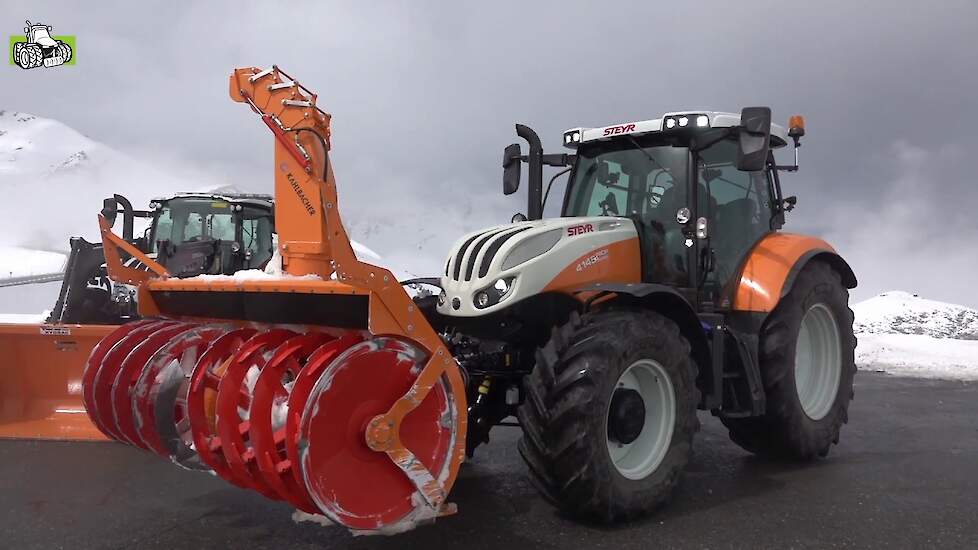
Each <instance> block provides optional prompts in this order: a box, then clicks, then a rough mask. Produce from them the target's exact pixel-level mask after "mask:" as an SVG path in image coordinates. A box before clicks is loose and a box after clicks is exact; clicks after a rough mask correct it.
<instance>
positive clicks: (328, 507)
mask: <svg viewBox="0 0 978 550" xmlns="http://www.w3.org/2000/svg"><path fill="white" fill-rule="evenodd" d="M425 364H426V357H425V355H424V354H423V353H422V352H421V351H420V350H419V349H418V348H416V347H414V346H413V345H411V344H409V343H407V342H405V341H402V340H398V339H394V338H386V337H381V338H375V339H372V340H368V341H366V342H363V343H360V344H358V345H356V346H354V347H352V348H350V349H349V350H347V351H346V352H345V353H343V354H342V355H340V356H339V357H337V358H336V359H334V360H333V361H332V363H331V364H330V365H329V367H327V368H326V370H325V371H324V372H323V374H322V376H320V378H319V380H318V381H317V382H316V385H315V386H314V387H313V389H312V392H311V393H310V396H309V399H308V400H307V402H306V405H305V408H304V410H303V413H302V420H301V424H300V434H301V441H300V443H299V448H300V456H301V464H302V467H301V469H302V473H303V477H304V481H305V485H306V489H307V490H308V491H309V494H310V496H311V497H312V499H313V501H314V502H315V503H316V504H317V506H318V508H319V509H320V510H321V511H322V512H323V513H324V514H325V515H326V516H327V517H329V518H330V519H332V520H333V521H335V522H337V523H340V524H342V525H345V526H346V527H348V528H350V529H353V530H384V529H385V528H395V526H397V525H406V524H408V523H410V522H413V521H420V520H424V519H429V518H432V517H434V516H437V515H439V514H440V512H441V511H440V510H439V509H436V508H434V507H432V506H429V504H428V503H427V502H426V500H427V497H426V496H425V495H419V494H418V493H419V492H421V491H423V490H425V489H424V488H421V487H419V485H421V484H423V483H426V482H425V480H424V479H422V478H423V477H424V476H423V475H422V474H425V475H427V476H428V477H429V478H431V479H433V480H434V481H435V482H436V484H437V483H439V482H441V481H442V480H443V479H444V478H445V476H447V475H448V470H449V467H450V463H451V460H452V456H453V453H454V451H455V441H456V439H457V438H458V437H459V434H457V433H455V429H456V426H458V422H457V418H456V416H457V414H458V411H457V410H456V408H455V405H454V396H453V395H452V393H451V389H450V388H451V385H450V384H449V383H448V382H447V381H446V380H444V377H440V378H439V380H438V382H437V383H436V384H435V385H434V386H433V387H432V388H431V390H430V391H429V392H428V393H427V395H426V396H425V397H424V399H423V400H422V401H421V403H420V404H418V406H417V407H416V408H414V410H413V411H411V412H410V413H409V414H408V415H407V416H405V417H404V419H403V421H402V423H401V426H400V432H399V439H400V442H401V443H402V444H403V446H404V447H405V448H407V449H409V450H410V453H411V454H413V456H414V462H413V464H412V468H411V476H410V477H409V475H408V473H407V472H405V470H403V469H402V468H401V467H399V466H398V465H397V464H395V463H394V462H393V461H392V459H391V458H390V457H389V456H388V455H387V454H386V453H384V452H377V451H374V450H372V449H370V448H369V447H368V446H367V444H366V440H365V427H366V426H367V425H368V424H369V423H370V421H371V420H372V419H373V418H374V417H375V416H377V415H382V414H384V413H386V412H387V411H388V409H390V408H391V406H392V405H393V404H394V403H395V402H396V401H398V400H399V399H401V398H402V397H403V396H404V395H405V394H406V393H407V392H408V391H409V390H411V389H412V387H413V384H414V382H415V380H416V379H417V377H418V374H419V373H420V372H421V369H422V367H423V366H424V365H425Z"/></svg>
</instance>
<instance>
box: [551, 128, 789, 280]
mask: <svg viewBox="0 0 978 550" xmlns="http://www.w3.org/2000/svg"><path fill="white" fill-rule="evenodd" d="M740 120H741V116H740V115H735V114H730V113H717V112H679V113H670V114H667V115H665V116H663V117H662V118H661V119H658V120H650V121H640V122H634V123H628V124H621V125H615V126H609V127H605V128H576V129H572V130H568V131H567V132H565V134H564V144H565V145H566V146H568V147H571V148H574V149H576V151H577V154H576V155H575V156H574V160H573V168H572V170H571V175H570V179H569V181H568V184H567V191H566V193H565V196H564V203H563V208H562V210H561V213H562V215H563V216H572V217H583V216H618V217H626V218H629V219H631V220H633V222H634V223H635V225H636V228H637V230H638V232H639V239H640V241H641V246H642V257H643V261H642V264H643V265H642V267H643V276H642V279H643V282H648V283H664V284H670V285H675V286H680V287H689V288H704V290H708V291H710V294H718V293H719V291H720V290H721V289H722V287H723V286H724V285H726V284H727V283H729V282H730V280H731V278H732V276H733V273H734V272H735V271H736V269H737V267H738V264H739V263H740V262H741V260H742V258H743V257H744V254H745V253H746V252H747V251H748V249H749V248H750V247H751V246H752V245H753V244H754V243H755V242H756V241H757V240H758V239H759V238H760V237H762V236H763V235H764V234H766V233H767V232H769V231H772V230H776V229H779V228H780V227H781V225H782V223H783V212H782V201H781V194H780V185H779V183H778V178H777V171H776V168H777V167H776V165H775V163H774V158H773V155H770V154H769V153H768V148H764V149H763V151H762V155H760V156H758V157H757V159H758V160H759V162H757V161H755V163H754V164H753V165H749V163H745V162H743V160H744V158H745V153H744V152H743V150H742V148H741V145H740V128H739V127H740V126H741V124H740ZM767 121H768V122H767V124H766V125H765V126H769V127H770V137H769V144H768V147H770V148H778V147H784V146H785V145H787V143H788V134H787V132H786V131H785V130H784V128H782V127H781V126H778V125H774V124H770V115H769V112H768V115H767ZM748 160H749V159H748Z"/></svg>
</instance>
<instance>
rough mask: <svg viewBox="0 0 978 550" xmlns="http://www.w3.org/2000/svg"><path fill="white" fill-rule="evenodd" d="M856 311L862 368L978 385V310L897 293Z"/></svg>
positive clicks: (875, 299) (865, 303) (858, 361)
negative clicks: (969, 382)
mask: <svg viewBox="0 0 978 550" xmlns="http://www.w3.org/2000/svg"><path fill="white" fill-rule="evenodd" d="M852 311H853V313H855V317H856V319H855V323H854V329H855V332H856V337H857V338H858V339H859V345H857V346H856V364H857V365H858V366H859V368H862V369H866V370H875V371H882V372H887V373H890V374H894V375H898V376H919V377H923V378H947V379H959V380H978V311H976V310H974V309H971V308H968V307H964V306H959V305H956V304H949V303H946V302H938V301H936V300H928V299H926V298H921V297H920V296H916V295H914V294H911V293H909V292H903V291H898V290H894V291H890V292H884V293H882V294H880V295H879V296H875V297H873V298H870V299H868V300H865V301H862V302H859V303H858V304H854V305H853V306H852Z"/></svg>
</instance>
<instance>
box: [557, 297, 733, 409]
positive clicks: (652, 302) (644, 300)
mask: <svg viewBox="0 0 978 550" xmlns="http://www.w3.org/2000/svg"><path fill="white" fill-rule="evenodd" d="M576 292H581V293H594V292H596V293H598V294H597V295H595V297H594V298H592V299H591V300H590V302H589V303H601V304H602V305H603V304H606V303H608V302H605V301H603V300H602V299H601V298H602V297H603V296H605V295H607V293H613V294H615V295H617V296H616V297H615V298H614V299H613V300H612V302H618V303H622V302H624V303H626V304H629V305H638V306H640V307H644V308H648V309H651V310H653V311H655V312H657V313H659V314H661V315H663V316H665V317H668V318H669V319H670V320H672V321H673V322H674V323H676V324H677V325H678V326H679V332H680V334H682V335H683V337H684V338H685V339H686V341H687V342H689V346H690V355H691V356H692V357H693V360H694V361H696V365H697V366H698V367H699V374H698V376H697V378H698V380H697V385H698V386H699V387H700V389H701V390H705V391H702V394H703V396H704V398H705V397H706V396H707V395H708V394H709V393H712V392H711V391H710V388H713V387H714V386H713V381H714V378H715V377H716V376H722V373H715V372H713V366H714V365H713V354H712V352H711V351H710V344H709V340H708V338H707V335H706V331H705V330H704V327H703V323H702V322H701V321H700V317H699V315H697V313H696V308H695V307H693V305H692V304H690V303H689V300H687V299H686V297H685V296H683V295H682V294H680V293H679V291H677V290H676V289H675V288H674V287H671V286H668V285H662V284H656V283H596V284H593V285H587V286H584V287H580V288H578V289H576Z"/></svg>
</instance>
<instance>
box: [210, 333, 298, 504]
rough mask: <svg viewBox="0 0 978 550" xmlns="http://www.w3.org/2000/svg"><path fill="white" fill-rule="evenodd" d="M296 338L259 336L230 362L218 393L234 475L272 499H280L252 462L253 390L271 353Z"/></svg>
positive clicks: (222, 429)
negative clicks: (251, 418) (251, 414)
mask: <svg viewBox="0 0 978 550" xmlns="http://www.w3.org/2000/svg"><path fill="white" fill-rule="evenodd" d="M294 336H296V333H295V332H292V331H291V330H286V329H272V330H268V331H265V332H259V333H258V334H256V335H254V336H252V337H251V338H250V339H249V340H248V341H247V342H245V343H244V344H243V345H242V346H241V348H240V349H238V351H237V352H236V353H235V354H234V356H233V357H232V358H231V361H230V363H228V366H227V371H226V372H225V373H224V376H223V377H221V382H220V384H219V385H218V393H217V433H218V435H219V436H220V438H221V452H222V453H223V454H224V459H225V460H226V461H227V464H228V468H229V469H230V470H231V473H232V475H234V477H235V478H236V479H237V480H238V481H239V482H240V483H241V484H243V485H244V486H246V487H249V488H251V489H254V490H256V491H258V492H259V493H261V494H263V495H265V496H267V497H268V498H271V499H276V500H279V499H281V497H280V496H279V495H278V494H277V493H276V492H275V490H274V489H272V488H271V487H270V486H268V484H267V483H265V480H264V479H263V477H262V475H261V472H260V471H259V470H258V466H257V464H256V463H255V461H254V460H253V456H254V455H253V453H252V451H251V445H250V443H249V441H250V435H249V431H250V427H251V421H250V418H249V415H250V413H251V402H252V388H253V387H254V384H255V382H256V381H257V379H258V376H259V374H260V373H261V369H262V368H263V367H264V366H265V362H266V361H267V359H268V358H269V357H270V356H271V353H272V351H273V350H274V349H275V348H277V347H278V346H279V345H281V344H282V343H283V342H285V341H286V340H288V339H289V338H292V337H294Z"/></svg>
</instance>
